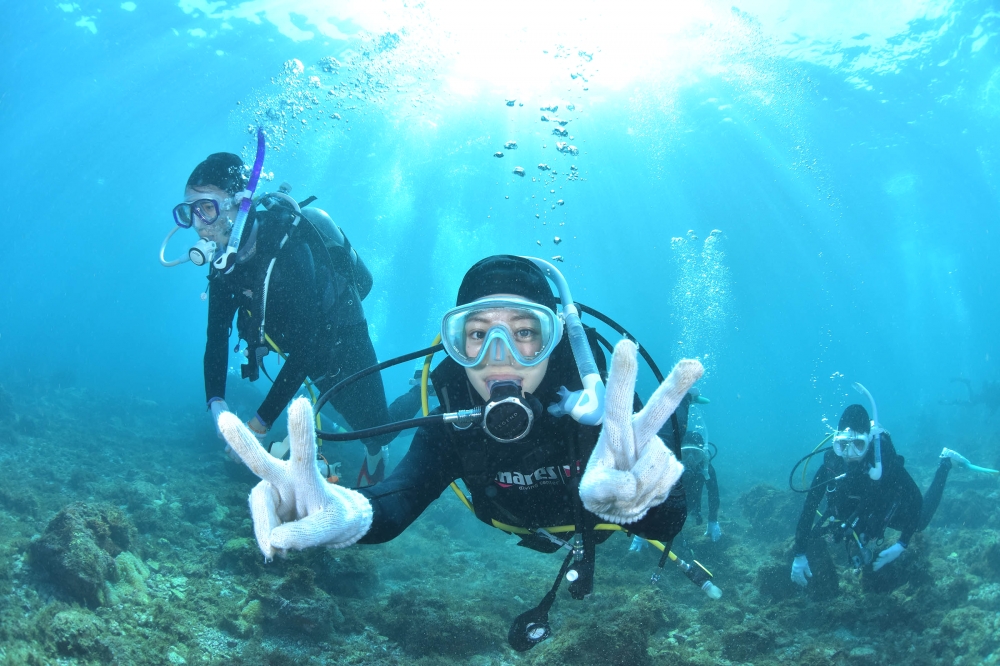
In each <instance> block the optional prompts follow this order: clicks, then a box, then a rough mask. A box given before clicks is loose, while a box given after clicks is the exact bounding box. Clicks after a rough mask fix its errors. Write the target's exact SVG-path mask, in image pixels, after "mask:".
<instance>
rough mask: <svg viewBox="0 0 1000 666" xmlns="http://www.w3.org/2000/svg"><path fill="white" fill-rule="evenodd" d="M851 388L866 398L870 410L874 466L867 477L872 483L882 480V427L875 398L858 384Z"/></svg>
mask: <svg viewBox="0 0 1000 666" xmlns="http://www.w3.org/2000/svg"><path fill="white" fill-rule="evenodd" d="M851 387H852V388H853V389H854V390H855V391H857V392H858V393H860V394H861V395H863V396H865V397H866V398H868V404H870V405H871V408H872V438H873V439H874V440H875V466H874V467H872V468H871V469H870V470H868V476H869V477H870V478H871V480H872V481H878V480H879V479H881V478H882V426H881V425H879V422H878V407H876V406H875V398H873V397H872V394H871V393H870V392H869V391H868V389H866V388H865V387H864V386H863V385H862V384H861V383H860V382H854V383H853V384H851Z"/></svg>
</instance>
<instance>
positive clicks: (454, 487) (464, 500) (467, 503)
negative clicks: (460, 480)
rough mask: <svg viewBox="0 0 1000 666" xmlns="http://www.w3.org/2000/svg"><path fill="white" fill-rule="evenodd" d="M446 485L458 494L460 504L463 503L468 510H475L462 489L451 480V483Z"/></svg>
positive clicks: (473, 511)
mask: <svg viewBox="0 0 1000 666" xmlns="http://www.w3.org/2000/svg"><path fill="white" fill-rule="evenodd" d="M448 487H449V488H451V489H452V490H454V491H455V494H456V495H458V499H460V500H462V504H464V505H465V506H466V507H467V508H468V509H469V511H471V512H472V513H475V512H476V510H475V509H473V508H472V502H470V501H469V498H468V497H466V496H465V493H463V492H462V489H461V488H459V487H458V484H456V483H455V482H454V481H452V482H451V485H450V486H448Z"/></svg>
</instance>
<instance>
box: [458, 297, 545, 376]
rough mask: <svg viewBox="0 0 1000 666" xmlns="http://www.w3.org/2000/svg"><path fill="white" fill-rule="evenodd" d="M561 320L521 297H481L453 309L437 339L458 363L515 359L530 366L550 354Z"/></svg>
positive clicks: (498, 361)
mask: <svg viewBox="0 0 1000 666" xmlns="http://www.w3.org/2000/svg"><path fill="white" fill-rule="evenodd" d="M561 338H562V321H561V320H560V319H559V318H558V317H557V316H556V314H555V313H554V312H553V311H552V310H550V309H548V308H547V307H545V306H543V305H539V304H538V303H533V302H531V301H527V300H524V299H517V298H504V299H483V300H480V301H476V302H474V303H470V304H468V305H463V306H461V307H457V308H454V309H453V310H450V311H448V313H447V314H445V316H444V318H443V319H442V322H441V342H442V343H443V344H444V348H445V351H447V352H448V355H449V356H451V357H452V358H453V359H454V360H455V361H456V362H457V363H458V364H459V365H462V366H464V367H467V368H471V367H474V366H476V365H479V364H480V363H483V362H487V363H495V364H506V363H511V362H516V363H518V364H520V365H523V366H526V367H531V366H534V365H538V364H539V363H541V362H542V361H544V360H545V359H546V358H548V357H549V354H551V353H552V350H553V349H554V348H555V347H556V345H558V344H559V340H560V339H561Z"/></svg>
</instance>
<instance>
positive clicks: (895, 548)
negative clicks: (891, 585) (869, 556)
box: [872, 541, 906, 571]
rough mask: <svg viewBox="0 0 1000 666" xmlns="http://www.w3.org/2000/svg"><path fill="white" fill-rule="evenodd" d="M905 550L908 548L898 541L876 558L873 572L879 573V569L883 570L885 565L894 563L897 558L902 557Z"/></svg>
mask: <svg viewBox="0 0 1000 666" xmlns="http://www.w3.org/2000/svg"><path fill="white" fill-rule="evenodd" d="M905 550H906V546H904V545H903V544H901V543H899V542H898V541H897V542H896V543H894V544H892V545H891V546H889V547H888V548H886V549H885V550H883V551H882V552H881V553H879V554H878V557H876V558H875V562H874V563H873V564H872V570H873V571H878V570H879V569H881V568H882V567H884V566H885V565H887V564H889V563H890V562H892V561H894V560H895V559H896V558H897V557H899V556H900V555H902V554H903V551H905Z"/></svg>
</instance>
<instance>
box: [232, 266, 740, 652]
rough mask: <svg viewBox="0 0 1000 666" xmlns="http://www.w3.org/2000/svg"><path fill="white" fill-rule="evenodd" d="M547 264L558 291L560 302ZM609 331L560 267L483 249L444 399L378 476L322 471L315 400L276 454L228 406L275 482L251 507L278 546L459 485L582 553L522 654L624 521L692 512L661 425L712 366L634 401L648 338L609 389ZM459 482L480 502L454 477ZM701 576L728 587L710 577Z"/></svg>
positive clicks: (615, 370)
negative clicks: (592, 317) (593, 322)
mask: <svg viewBox="0 0 1000 666" xmlns="http://www.w3.org/2000/svg"><path fill="white" fill-rule="evenodd" d="M543 270H544V271H545V272H543ZM546 275H548V277H549V278H551V279H552V280H553V282H554V283H555V284H556V285H557V286H558V288H559V298H560V302H561V306H562V308H561V311H558V314H557V300H556V297H555V296H554V295H553V293H552V290H551V288H550V287H549V285H548V283H547V282H546ZM580 307H581V308H583V307H584V306H580ZM564 330H565V335H564ZM598 337H600V336H599V334H597V333H596V331H594V330H593V329H586V330H585V329H584V328H583V326H582V324H581V323H580V319H579V315H578V310H577V307H576V304H574V303H573V300H572V297H571V296H570V294H569V288H568V285H566V282H565V279H564V278H563V277H562V275H561V274H559V272H558V270H557V269H555V267H554V266H551V264H548V263H547V262H544V261H542V260H540V259H530V258H525V257H515V256H509V255H500V256H493V257H489V258H487V259H484V260H482V261H480V262H478V263H477V264H476V265H475V266H473V267H472V268H471V269H470V270H469V271H468V272H467V273H466V275H465V277H464V279H463V280H462V283H461V286H460V288H459V290H458V298H457V302H456V307H455V308H453V309H451V310H449V311H448V312H447V313H446V314H445V315H444V317H443V320H442V324H441V340H442V344H443V347H444V350H445V351H446V353H447V357H446V358H445V359H444V360H443V361H441V363H439V364H438V366H437V367H436V368H435V369H434V370H433V372H432V373H431V375H432V378H433V384H434V388H435V390H436V392H437V396H438V399H439V401H440V403H441V406H440V407H438V408H437V409H435V411H434V413H433V414H432V415H431V416H429V417H424V418H423V419H414V420H413V421H417V422H421V425H420V426H419V429H418V430H417V432H416V434H415V435H414V438H413V441H412V443H411V444H410V448H409V451H408V452H407V453H406V455H405V456H404V457H403V459H402V460H401V461H400V462H399V464H398V465H397V467H396V468H395V470H394V471H393V472H392V474H391V475H389V476H388V477H387V478H386V479H385V480H384V481H383V482H382V483H380V484H378V485H376V486H374V487H371V488H364V489H360V490H350V489H347V488H344V487H342V486H338V485H335V484H330V483H325V482H324V481H323V479H322V477H321V475H320V474H319V473H318V472H317V471H316V468H315V465H314V464H313V462H312V461H313V459H314V458H315V451H316V444H315V438H316V436H317V433H315V431H314V426H313V411H312V408H311V407H310V405H309V402H308V401H306V400H304V399H299V400H296V401H295V402H294V403H293V404H292V406H291V407H290V408H289V432H290V433H291V446H292V458H291V460H290V461H287V462H286V461H280V460H276V459H275V458H273V457H272V456H269V455H268V454H267V453H266V452H265V451H264V449H263V448H262V447H261V446H260V444H259V443H258V441H257V439H256V438H255V437H254V435H253V433H252V432H251V431H250V430H248V429H247V428H246V426H244V424H243V423H242V422H240V420H239V419H238V418H237V417H235V416H233V415H230V414H222V415H221V416H220V418H219V425H220V428H221V429H222V432H223V434H224V436H225V438H226V441H227V442H229V444H230V446H232V448H233V449H234V450H235V451H236V452H237V453H238V454H239V455H240V457H241V458H242V459H243V460H244V462H246V464H247V466H248V467H249V468H250V469H251V470H252V471H253V472H254V473H255V474H257V475H258V476H259V477H260V478H261V479H263V480H262V481H261V482H260V483H259V484H257V486H256V487H255V488H254V489H253V491H252V492H251V494H250V510H251V514H252V516H253V521H254V532H255V535H256V538H257V543H258V545H259V547H260V549H261V551H262V552H263V554H264V556H265V558H266V559H267V560H270V559H272V558H273V557H274V556H275V555H281V556H283V555H285V554H286V553H287V551H288V550H292V549H294V550H299V549H303V548H309V547H313V546H320V545H322V546H327V547H332V548H343V547H346V546H350V545H352V544H355V543H363V544H376V543H383V542H386V541H389V540H391V539H393V538H395V537H396V536H398V535H399V534H400V533H401V532H403V530H405V529H406V528H407V527H408V526H409V525H410V524H411V523H413V521H414V520H416V518H417V517H418V516H419V515H420V514H421V513H422V512H423V511H424V510H425V509H426V508H427V507H428V506H429V505H430V503H431V502H433V501H434V500H435V499H437V498H438V497H439V496H440V495H441V492H442V491H443V490H444V489H446V488H448V487H449V485H451V486H452V488H453V490H455V492H456V493H458V494H459V495H460V498H461V499H462V501H463V502H464V503H466V505H467V506H469V505H470V504H471V506H470V507H469V508H471V509H472V510H474V512H475V514H476V516H477V517H478V518H479V519H480V520H481V521H482V522H484V523H486V524H487V525H490V526H493V527H496V528H499V529H501V530H503V531H505V532H507V533H510V534H516V535H518V536H520V537H521V542H520V544H519V545H523V546H526V547H529V548H532V549H535V550H538V551H541V552H547V553H553V552H557V551H560V550H566V551H568V553H567V554H566V557H565V560H564V561H563V564H562V567H561V569H560V571H559V575H558V577H557V578H556V581H555V583H554V584H553V586H552V589H551V590H550V591H549V593H548V594H547V595H546V596H545V598H544V599H543V600H542V602H541V603H540V604H539V605H538V606H537V607H535V608H533V609H530V610H528V611H526V612H524V613H522V614H521V615H519V616H518V617H517V618H516V620H515V622H514V624H513V626H512V627H511V628H510V632H509V633H508V641H509V643H510V644H511V646H512V647H514V648H515V649H516V650H519V651H524V650H528V649H530V648H531V647H533V646H534V645H536V644H538V643H539V642H541V641H542V640H545V639H546V638H547V637H548V636H549V635H550V634H551V630H550V627H549V625H548V610H549V608H550V607H551V605H552V603H553V601H554V600H555V597H556V592H557V590H558V588H559V585H560V583H561V582H562V581H563V580H564V579H565V580H566V581H568V583H569V591H570V594H571V596H572V597H574V598H576V599H583V598H584V597H586V596H587V595H588V594H590V593H591V591H592V590H593V583H594V563H595V546H596V545H597V544H599V543H601V542H603V541H604V540H606V539H607V538H608V537H609V536H610V535H611V534H612V532H613V531H625V532H628V533H633V534H638V535H641V536H643V537H645V538H649V539H655V540H662V541H665V542H666V543H667V544H669V542H670V540H671V539H673V537H674V536H675V535H677V533H678V532H680V529H681V526H682V525H683V524H684V518H685V510H684V497H683V494H682V492H678V490H679V489H678V486H677V485H675V484H677V482H678V480H679V479H680V477H681V474H682V472H683V468H682V466H681V463H680V461H679V460H678V458H679V456H678V455H677V454H678V453H679V446H678V444H679V440H678V441H676V442H671V443H670V444H669V445H668V444H665V443H664V441H663V440H662V439H660V437H659V436H657V432H658V431H659V430H660V428H661V426H662V425H663V424H664V423H665V422H667V420H668V419H671V416H672V414H673V412H674V410H675V409H676V408H677V405H678V404H679V403H680V402H681V400H682V399H683V398H684V396H685V394H686V393H687V391H688V389H689V387H690V386H691V385H692V384H693V383H694V382H695V381H696V380H697V379H698V378H699V377H700V376H701V374H702V367H701V364H700V363H699V362H698V361H694V360H682V361H680V362H679V363H678V364H677V366H676V367H675V368H674V369H673V371H672V372H671V373H670V375H669V377H667V378H666V379H665V380H664V381H663V382H662V384H660V386H659V387H658V388H657V389H656V391H655V392H654V393H653V395H652V397H651V398H650V400H649V403H648V404H647V405H646V406H645V407H644V408H643V409H642V410H641V411H639V412H638V413H635V412H634V406H635V403H634V399H635V392H634V391H635V389H634V387H635V381H636V376H637V371H638V363H637V360H636V353H637V346H636V345H635V343H633V342H632V341H631V340H628V339H625V340H622V341H620V342H619V343H618V344H617V345H616V346H615V347H614V354H613V356H612V361H611V372H610V376H609V378H608V384H607V388H606V394H605V387H604V384H603V383H602V381H601V374H602V371H603V370H604V367H605V358H604V354H603V352H602V351H601V349H600V347H598V346H597V342H596V341H595V340H596V339H597V338H598ZM434 350H436V347H432V348H430V349H429V350H424V351H422V352H418V353H417V355H423V354H425V353H426V352H427V351H431V352H432V353H433V351H434ZM415 357H416V356H413V358H415ZM409 358H410V357H400V359H399V361H400V362H402V361H403V360H408V359H409ZM387 363H389V362H387ZM429 365H430V357H429V356H428V357H427V365H426V366H425V368H429ZM347 381H350V380H347ZM322 402H323V400H322V399H321V400H320V407H322ZM411 423H412V422H411ZM398 425H403V426H404V427H407V424H398ZM409 427H412V426H409ZM352 434H356V433H352ZM318 435H319V437H320V438H328V435H326V434H324V433H322V432H320V433H318ZM331 438H332V437H331ZM672 449H673V450H672ZM457 479H461V480H462V481H463V482H464V483H465V486H466V488H467V489H468V490H469V492H470V493H471V499H470V498H467V497H466V496H465V493H464V492H463V491H462V490H461V489H459V488H458V486H456V485H454V482H455V481H456V480H457ZM548 526H556V527H548ZM658 547H660V548H663V546H662V544H661V545H660V546H658ZM668 551H669V548H667V549H665V550H664V557H663V560H665V559H666V558H667V553H668ZM670 555H671V556H672V559H674V561H675V562H677V563H678V564H682V563H683V561H682V560H678V558H676V556H673V554H672V553H670ZM663 560H661V562H662V561H663ZM661 566H662V564H661ZM699 566H700V565H699ZM682 569H683V565H682ZM692 569H693V567H692ZM701 570H702V571H704V569H703V568H701ZM684 571H685V573H688V571H687V570H686V569H685V570H684ZM694 573H695V574H698V575H700V576H702V578H700V579H699V580H698V581H696V582H697V584H699V585H700V586H703V587H702V589H703V590H705V591H706V593H708V594H709V595H710V596H713V592H712V591H710V590H711V589H713V588H714V586H712V585H711V583H710V582H708V578H710V576H711V574H708V573H707V572H705V574H706V575H702V574H700V573H698V571H697V570H695V571H694ZM688 577H689V578H691V580H692V581H695V576H694V574H689V576H688ZM714 591H716V592H717V591H718V588H714ZM718 594H721V592H718ZM713 598H717V596H714V597H713Z"/></svg>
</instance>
